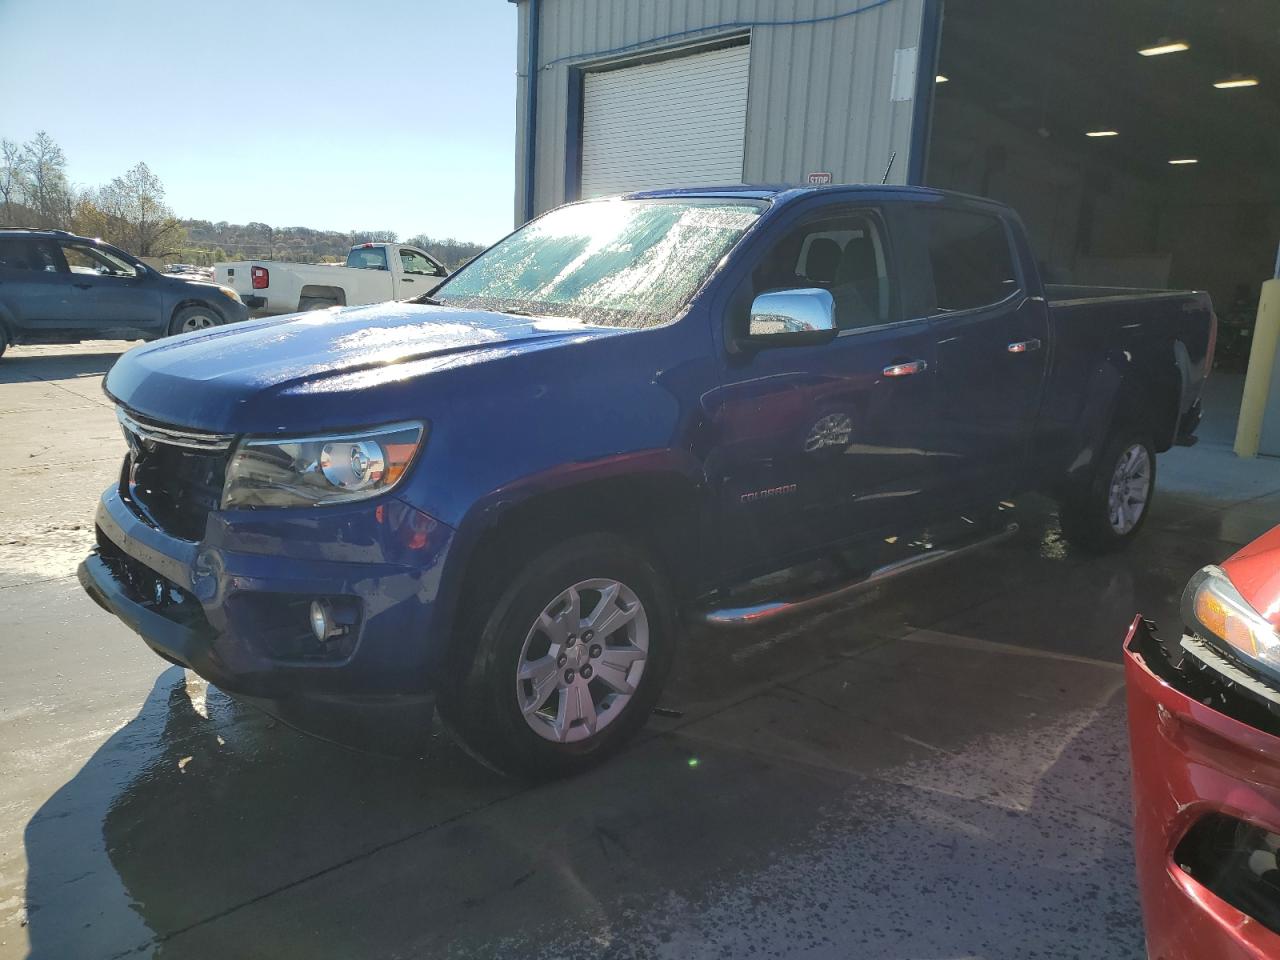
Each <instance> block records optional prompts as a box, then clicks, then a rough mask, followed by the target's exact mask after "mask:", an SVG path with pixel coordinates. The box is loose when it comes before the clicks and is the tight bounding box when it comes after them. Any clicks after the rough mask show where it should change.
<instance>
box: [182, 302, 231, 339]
mask: <svg viewBox="0 0 1280 960" xmlns="http://www.w3.org/2000/svg"><path fill="white" fill-rule="evenodd" d="M221 324H222V317H221V316H219V314H218V312H217V311H216V310H214V309H213V308H212V307H206V306H204V305H203V304H195V305H194V306H190V307H183V308H182V309H181V310H179V311H178V312H177V313H175V314H174V315H173V319H172V320H171V321H169V335H170V336H175V335H177V334H179V333H191V332H192V331H194V330H208V329H210V328H212V327H217V326H221Z"/></svg>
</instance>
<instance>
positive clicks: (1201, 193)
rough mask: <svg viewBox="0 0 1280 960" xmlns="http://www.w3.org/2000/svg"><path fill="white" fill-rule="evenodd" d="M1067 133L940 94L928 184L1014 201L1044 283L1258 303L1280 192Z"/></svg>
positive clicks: (1270, 264)
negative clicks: (1153, 162)
mask: <svg viewBox="0 0 1280 960" xmlns="http://www.w3.org/2000/svg"><path fill="white" fill-rule="evenodd" d="M1065 139H1066V138H1065V137H1062V136H1059V135H1057V134H1055V133H1053V132H1050V135H1049V136H1047V137H1044V136H1041V135H1040V134H1039V133H1038V132H1036V131H1028V130H1025V129H1023V128H1020V127H1018V126H1015V125H1013V124H1011V123H1008V122H1006V121H1004V120H1002V119H1001V118H999V117H996V116H994V115H993V114H991V113H990V112H988V111H986V110H985V109H983V108H982V107H981V106H979V105H976V104H972V103H967V102H964V101H960V100H958V99H952V100H951V101H949V102H941V101H940V106H939V108H938V109H937V112H936V114H935V116H934V126H933V142H932V149H931V151H930V157H929V166H928V172H927V181H928V183H929V184H931V185H932V186H937V187H942V188H944V189H949V190H959V191H961V192H964V193H972V194H977V195H980V196H987V197H991V198H992V199H995V200H999V201H1001V202H1003V203H1007V204H1009V205H1010V206H1012V207H1013V208H1014V209H1015V210H1017V211H1018V213H1019V214H1020V215H1021V217H1022V219H1023V222H1024V223H1025V224H1026V226H1027V229H1028V232H1029V233H1030V235H1031V239H1032V242H1033V243H1034V244H1035V247H1036V252H1037V255H1038V256H1039V257H1040V259H1041V261H1042V262H1043V264H1044V266H1045V267H1046V273H1047V276H1048V277H1049V278H1050V279H1051V280H1054V281H1060V282H1076V283H1086V284H1104V285H1115V286H1137V287H1151V286H1160V287H1164V286H1168V287H1176V288H1195V289H1204V290H1208V291H1209V293H1210V294H1211V296H1212V297H1213V300H1214V303H1215V304H1216V305H1218V308H1219V312H1223V311H1225V310H1226V309H1227V308H1228V306H1229V305H1231V304H1233V303H1235V302H1236V301H1238V300H1240V299H1241V296H1240V291H1241V290H1242V289H1243V290H1244V291H1245V293H1246V297H1247V299H1249V300H1251V302H1252V303H1255V304H1256V302H1257V296H1258V291H1259V289H1260V287H1261V284H1262V281H1263V280H1265V279H1267V278H1268V277H1270V276H1271V275H1272V271H1273V269H1274V263H1275V257H1276V243H1277V241H1280V192H1277V191H1276V190H1270V189H1268V184H1267V183H1266V182H1265V181H1259V179H1258V178H1256V177H1253V176H1239V177H1233V178H1226V179H1224V178H1222V177H1220V176H1216V175H1215V174H1214V173H1213V172H1211V171H1209V170H1206V169H1203V168H1194V167H1191V168H1188V167H1169V168H1168V169H1167V170H1161V171H1160V176H1159V177H1157V178H1156V179H1153V180H1145V179H1142V178H1138V177H1135V176H1132V175H1130V174H1127V173H1125V172H1123V171H1120V170H1117V169H1115V168H1112V167H1109V166H1108V165H1106V164H1103V163H1099V162H1098V161H1097V160H1096V159H1092V158H1091V157H1090V156H1089V154H1088V153H1087V152H1084V151H1081V150H1080V149H1078V148H1077V147H1076V146H1075V145H1072V144H1070V143H1064V142H1063V141H1064V140H1065ZM1277 165H1278V166H1280V160H1278V161H1277Z"/></svg>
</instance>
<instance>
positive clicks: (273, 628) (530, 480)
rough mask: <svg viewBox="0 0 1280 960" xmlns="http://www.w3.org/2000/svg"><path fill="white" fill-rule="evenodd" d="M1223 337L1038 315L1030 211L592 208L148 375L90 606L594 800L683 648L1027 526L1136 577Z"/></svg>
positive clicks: (130, 368) (309, 695)
mask: <svg viewBox="0 0 1280 960" xmlns="http://www.w3.org/2000/svg"><path fill="white" fill-rule="evenodd" d="M1214 328H1215V320H1214V318H1213V314H1212V310H1211V307H1210V303H1209V299H1208V297H1207V296H1206V295H1205V294H1203V293H1170V292H1159V291H1155V292H1150V291H1148V292H1138V291H1131V290H1113V289H1094V290H1087V289H1083V288H1064V289H1061V290H1058V289H1050V290H1046V288H1045V286H1044V285H1043V284H1042V282H1041V279H1040V276H1039V273H1038V271H1037V266H1036V260H1035V258H1034V256H1033V254H1032V251H1031V249H1030V247H1029V246H1028V243H1027V239H1026V236H1025V234H1024V231H1023V228H1022V226H1021V224H1020V222H1019V220H1018V218H1017V216H1016V215H1015V214H1014V213H1013V212H1012V211H1010V210H1009V209H1008V208H1006V207H1003V206H1001V205H999V204H996V203H992V202H989V201H985V200H979V199H974V198H969V197H962V196H957V195H952V194H947V193H942V192H938V191H934V190H929V189H923V188H900V187H887V186H876V187H873V186H853V187H827V188H821V189H790V188H776V189H766V188H746V187H733V188H727V189H720V190H716V189H698V190H676V191H663V192H654V193H643V194H635V195H631V196H627V197H622V198H614V199H607V200H598V201H590V202H584V203H578V204H572V205H569V206H565V207H561V208H559V209H556V210H553V211H551V212H550V213H547V214H545V215H544V216H542V217H540V218H538V219H536V220H534V221H532V222H531V223H529V224H527V225H525V226H524V227H522V228H520V229H519V230H517V231H516V232H515V233H513V234H511V235H510V236H509V237H507V238H506V239H505V240H503V241H502V242H500V243H498V244H497V245H496V246H494V247H493V248H491V249H490V250H488V251H487V252H485V253H484V254H482V255H481V256H480V257H478V258H477V259H476V260H474V261H473V262H472V263H471V264H469V265H468V266H467V267H465V268H464V269H463V270H461V271H460V272H459V273H457V274H456V275H455V276H453V277H451V278H450V279H449V280H447V281H446V282H445V283H444V284H443V285H442V286H440V287H439V289H438V290H436V291H435V292H434V293H433V294H432V296H430V297H423V298H419V300H418V301H416V302H413V303H391V304H381V305H377V306H366V307H350V308H335V309H331V310H325V311H319V312H313V313H308V314H302V315H295V316H288V317H275V318H269V319H263V320H257V321H249V322H247V323H243V324H238V325H237V326H236V327H234V328H221V329H213V330H207V331H197V332H195V333H190V334H185V335H182V336H179V337H175V338H172V339H169V340H165V341H161V342H159V343H155V344H150V345H145V346H141V347H138V348H136V349H134V350H132V351H130V352H129V353H127V354H125V355H124V356H123V357H122V358H121V359H120V361H119V362H118V363H117V364H116V365H115V366H114V367H113V368H112V370H111V372H110V374H109V376H108V377H107V380H106V384H105V388H106V391H107V394H108V395H109V396H110V397H111V398H112V399H113V400H114V401H115V402H116V403H117V404H118V405H119V418H120V422H121V424H122V426H123V428H124V434H125V437H126V439H127V441H128V447H129V451H128V455H127V456H126V458H125V461H124V466H123V469H122V472H121V476H120V481H119V483H118V484H117V485H115V486H112V487H111V488H110V489H109V490H107V491H106V493H105V494H104V495H103V497H102V500H101V502H100V504H99V507H98V511H97V518H96V519H97V548H96V549H95V550H94V551H93V553H92V554H91V555H90V556H89V557H88V558H87V559H86V560H85V561H84V563H83V564H82V566H81V568H80V579H81V582H82V583H83V585H84V587H85V589H86V590H87V591H88V593H89V594H90V595H91V596H92V597H93V598H94V599H95V600H97V602H98V603H99V604H101V605H102V606H103V607H105V608H106V609H107V610H109V611H111V612H113V613H114V614H115V615H116V616H118V617H119V618H120V619H121V620H123V621H124V622H125V623H127V624H128V625H130V626H131V627H132V628H134V629H135V630H136V631H137V632H138V633H140V634H141V635H142V637H143V639H144V640H145V641H146V642H147V644H149V645H150V646H151V647H152V648H153V649H154V650H155V651H156V652H157V653H158V654H160V656H162V657H164V658H166V659H168V660H171V661H173V662H176V663H179V664H183V665H185V666H187V667H190V668H191V669H193V670H195V671H196V672H197V673H199V674H200V675H202V676H204V677H206V678H207V679H208V680H210V681H211V682H213V683H215V684H217V685H219V686H220V687H222V688H224V689H225V690H227V691H229V692H231V693H233V694H239V695H242V696H245V697H248V698H251V699H255V700H258V701H266V702H268V703H272V702H274V703H278V704H286V705H287V704H290V703H296V702H297V701H304V702H306V703H307V704H308V706H314V705H315V704H316V703H321V704H323V703H325V702H329V703H332V702H334V701H347V702H374V701H383V700H392V701H400V700H401V699H403V698H407V697H424V698H430V699H434V701H435V703H436V706H437V708H438V709H439V711H440V714H441V716H442V717H443V718H444V719H445V720H446V721H447V723H448V724H449V726H450V728H451V729H452V730H454V731H456V733H457V735H458V736H459V737H460V738H461V739H462V740H463V741H464V742H465V743H466V744H467V745H468V746H469V747H470V748H471V749H472V750H474V751H475V752H477V753H478V754H480V755H481V756H483V757H485V758H487V759H488V760H489V761H490V762H492V763H493V764H494V765H496V766H498V767H500V768H502V769H504V770H508V771H512V772H515V773H519V774H523V775H529V776H553V775H558V774H565V773H570V772H573V771H576V770H578V769H581V768H583V767H585V766H587V765H589V764H591V763H594V762H597V761H599V760H600V759H601V758H603V757H605V756H607V755H608V754H609V753H611V752H612V751H614V750H615V749H617V748H618V747H619V746H620V745H621V744H622V743H623V742H624V741H625V740H626V739H627V737H628V736H630V735H631V734H633V733H634V732H635V731H636V730H637V729H638V728H639V727H640V726H641V725H642V724H643V723H644V722H645V719H646V717H647V716H648V714H649V713H650V711H651V709H652V708H653V706H654V705H655V703H656V701H657V698H658V695H659V692H660V690H661V688H662V685H663V681H664V678H665V675H666V674H667V672H668V669H669V667H670V666H671V663H672V659H673V656H674V655H675V653H676V646H677V642H678V638H679V636H680V633H681V627H682V625H684V624H687V623H688V622H689V621H690V620H691V619H692V620H700V621H702V622H705V623H709V624H712V625H714V626H719V627H723V628H732V627H733V626H735V625H740V624H759V623H767V622H769V621H770V620H771V619H773V618H781V617H784V616H786V615H788V614H790V613H794V612H795V611H797V610H803V609H806V608H808V607H809V606H810V605H812V604H813V603H815V602H819V601H821V600H823V599H825V598H829V597H830V596H832V595H833V594H840V593H843V592H847V591H850V590H856V589H858V588H859V587H860V586H862V585H865V584H867V583H873V582H876V581H877V580H879V579H881V578H883V577H885V576H889V575H891V574H894V573H898V572H901V571H904V570H909V569H912V568H913V567H915V566H917V565H919V564H920V563H923V562H927V561H931V560H935V559H938V558H942V557H947V556H955V555H957V554H960V553H963V552H965V551H967V550H969V549H971V548H972V547H974V546H977V545H980V544H983V543H987V542H990V541H991V540H993V539H995V538H998V537H1001V536H1003V535H1006V534H1007V533H1008V532H1009V530H1010V524H1011V516H1012V512H1011V508H1012V506H1013V503H1012V500H1011V498H1013V497H1014V496H1015V495H1016V494H1018V493H1019V492H1022V491H1029V490H1038V491H1043V492H1047V493H1049V494H1051V495H1053V496H1054V497H1056V498H1057V499H1058V500H1059V501H1060V503H1061V519H1062V527H1063V531H1064V533H1065V534H1066V536H1067V537H1068V538H1069V539H1071V540H1072V541H1074V542H1075V543H1077V544H1079V545H1081V546H1082V547H1084V548H1087V549H1093V550H1112V549H1116V548H1118V547H1120V546H1122V545H1123V544H1125V543H1126V542H1127V541H1128V540H1130V539H1131V538H1132V537H1133V536H1134V535H1135V534H1136V533H1137V532H1138V529H1139V528H1140V527H1141V525H1142V522H1143V519H1144V517H1145V516H1146V512H1147V508H1148V506H1149V504H1150V502H1151V496H1152V491H1153V483H1154V480H1155V470H1156V460H1155V456H1156V454H1157V453H1159V452H1161V451H1163V450H1166V449H1168V448H1169V447H1170V446H1171V445H1173V444H1176V443H1190V442H1192V441H1193V439H1194V431H1195V429H1196V426H1197V424H1198V421H1199V417H1200V391H1201V386H1202V384H1203V382H1204V379H1205V376H1206V374H1207V372H1208V370H1209V367H1210V364H1211V359H1212V353H1213V342H1214Z"/></svg>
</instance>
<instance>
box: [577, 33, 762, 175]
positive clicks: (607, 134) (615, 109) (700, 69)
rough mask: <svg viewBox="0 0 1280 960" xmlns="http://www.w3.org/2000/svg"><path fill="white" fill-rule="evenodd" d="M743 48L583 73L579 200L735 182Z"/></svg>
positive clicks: (743, 117)
mask: <svg viewBox="0 0 1280 960" xmlns="http://www.w3.org/2000/svg"><path fill="white" fill-rule="evenodd" d="M749 64H750V47H749V46H748V45H746V44H742V45H739V46H735V47H724V48H722V49H720V50H712V51H710V52H708V53H695V54H690V55H689V56H684V57H676V58H674V59H671V60H662V61H659V62H657V63H645V64H640V65H638V66H634V67H624V68H622V69H620V70H609V71H603V72H597V73H588V74H587V75H586V77H585V78H584V84H583V117H582V196H583V197H584V198H585V197H599V196H604V195H606V194H612V193H627V192H630V191H632V190H653V189H658V188H661V187H684V186H703V185H707V184H718V183H726V184H727V183H741V182H742V139H743V133H744V131H745V129H746V121H747V73H748V67H749Z"/></svg>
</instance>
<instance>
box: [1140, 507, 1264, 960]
mask: <svg viewBox="0 0 1280 960" xmlns="http://www.w3.org/2000/svg"><path fill="white" fill-rule="evenodd" d="M1182 616H1183V622H1184V624H1185V625H1186V626H1185V633H1184V635H1183V636H1182V638H1181V639H1180V641H1177V642H1171V643H1162V642H1161V640H1160V639H1159V638H1158V637H1157V636H1156V635H1155V629H1154V625H1153V624H1152V623H1151V622H1150V621H1147V620H1144V619H1143V618H1141V617H1139V618H1138V619H1136V620H1135V621H1134V623H1133V626H1132V627H1131V628H1130V629H1129V636H1128V638H1127V639H1126V641H1125V678H1126V682H1127V686H1128V698H1129V742H1130V748H1131V750H1132V753H1133V800H1134V811H1135V854H1136V857H1137V864H1138V885H1139V888H1140V891H1141V895H1142V908H1143V914H1144V916H1145V919H1146V928H1147V950H1148V955H1149V957H1150V958H1151V960H1246V958H1247V960H1261V958H1267V960H1280V868H1278V867H1277V851H1280V527H1277V528H1275V529H1274V530H1272V531H1271V532H1270V533H1268V534H1266V535H1265V536H1263V537H1261V538H1260V539H1258V540H1256V541H1254V542H1253V543H1252V544H1250V545H1249V546H1247V547H1245V548H1244V549H1243V550H1241V551H1240V552H1239V553H1237V554H1235V556H1233V557H1231V559H1229V560H1227V561H1226V562H1225V563H1223V564H1222V566H1220V567H1216V566H1211V567H1205V568H1204V569H1203V570H1201V571H1200V572H1198V573H1197V574H1196V575H1195V576H1194V577H1192V578H1191V582H1190V583H1189V584H1188V585H1187V589H1186V592H1185V593H1184V594H1183V599H1182Z"/></svg>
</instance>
